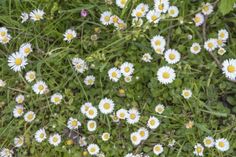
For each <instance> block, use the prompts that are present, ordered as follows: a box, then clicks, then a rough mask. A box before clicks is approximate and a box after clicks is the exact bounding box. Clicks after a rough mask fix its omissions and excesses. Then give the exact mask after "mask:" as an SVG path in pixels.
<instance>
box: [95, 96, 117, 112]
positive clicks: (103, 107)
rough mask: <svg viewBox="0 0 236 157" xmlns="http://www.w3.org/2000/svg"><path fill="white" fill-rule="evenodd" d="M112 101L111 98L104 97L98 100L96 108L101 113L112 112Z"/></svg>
mask: <svg viewBox="0 0 236 157" xmlns="http://www.w3.org/2000/svg"><path fill="white" fill-rule="evenodd" d="M114 106H115V104H114V102H113V101H112V100H111V99H108V98H104V99H102V100H101V101H100V102H99V105H98V108H99V110H100V111H101V112H102V113H103V114H109V113H112V111H113V109H114Z"/></svg>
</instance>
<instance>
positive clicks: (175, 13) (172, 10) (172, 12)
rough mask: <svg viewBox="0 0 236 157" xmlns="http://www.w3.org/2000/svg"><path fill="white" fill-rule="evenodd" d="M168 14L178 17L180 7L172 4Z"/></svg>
mask: <svg viewBox="0 0 236 157" xmlns="http://www.w3.org/2000/svg"><path fill="white" fill-rule="evenodd" d="M168 14H169V16H171V17H177V16H178V15H179V9H178V8H177V7H176V6H170V7H169V9H168Z"/></svg>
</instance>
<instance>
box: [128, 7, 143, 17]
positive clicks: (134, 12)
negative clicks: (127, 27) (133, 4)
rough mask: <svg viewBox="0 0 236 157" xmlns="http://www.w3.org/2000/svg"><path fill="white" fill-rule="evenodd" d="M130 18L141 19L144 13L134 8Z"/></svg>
mask: <svg viewBox="0 0 236 157" xmlns="http://www.w3.org/2000/svg"><path fill="white" fill-rule="evenodd" d="M131 16H132V17H135V18H141V17H144V16H145V12H144V11H142V10H141V9H139V8H135V9H133V11H132V13H131Z"/></svg>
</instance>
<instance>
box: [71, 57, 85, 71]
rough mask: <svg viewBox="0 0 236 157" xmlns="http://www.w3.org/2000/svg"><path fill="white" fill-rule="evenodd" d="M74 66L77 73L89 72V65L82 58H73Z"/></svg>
mask: <svg viewBox="0 0 236 157" xmlns="http://www.w3.org/2000/svg"><path fill="white" fill-rule="evenodd" d="M72 64H73V65H74V68H75V70H76V71H77V72H79V73H83V72H84V71H85V70H88V65H87V63H86V62H85V61H84V60H83V59H81V58H73V59H72Z"/></svg>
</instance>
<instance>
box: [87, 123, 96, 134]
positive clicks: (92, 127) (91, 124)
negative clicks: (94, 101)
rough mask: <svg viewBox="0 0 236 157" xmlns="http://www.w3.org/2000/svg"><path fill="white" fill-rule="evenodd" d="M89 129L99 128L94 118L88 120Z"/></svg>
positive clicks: (91, 130)
mask: <svg viewBox="0 0 236 157" xmlns="http://www.w3.org/2000/svg"><path fill="white" fill-rule="evenodd" d="M87 128H88V131H90V132H93V131H95V130H96V129H97V123H96V121H94V120H89V121H88V122H87Z"/></svg>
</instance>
